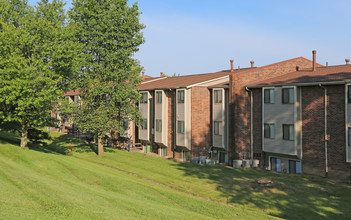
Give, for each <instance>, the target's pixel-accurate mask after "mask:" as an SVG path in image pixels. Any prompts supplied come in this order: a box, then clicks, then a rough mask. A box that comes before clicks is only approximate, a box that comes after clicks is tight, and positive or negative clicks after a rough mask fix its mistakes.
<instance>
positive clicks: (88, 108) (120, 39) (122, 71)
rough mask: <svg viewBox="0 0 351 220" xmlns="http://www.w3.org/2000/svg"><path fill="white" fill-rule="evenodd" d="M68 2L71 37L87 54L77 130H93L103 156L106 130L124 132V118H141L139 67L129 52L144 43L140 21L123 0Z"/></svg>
mask: <svg viewBox="0 0 351 220" xmlns="http://www.w3.org/2000/svg"><path fill="white" fill-rule="evenodd" d="M72 5H73V8H72V10H71V11H70V19H71V22H72V23H74V25H75V28H76V29H75V37H76V38H77V39H78V40H79V42H80V43H82V44H83V45H84V53H85V55H86V57H85V61H84V62H82V66H81V72H80V74H79V75H78V76H77V77H76V86H77V88H79V89H80V91H81V102H82V105H81V108H79V111H78V113H77V117H76V119H75V120H76V122H77V123H78V126H79V128H80V129H81V130H83V131H85V132H94V133H96V134H97V136H98V146H99V147H98V149H99V152H98V154H99V155H103V144H102V138H103V136H104V135H105V134H106V133H107V132H109V131H111V130H114V131H116V132H118V133H122V132H123V121H124V119H125V118H129V119H132V120H134V121H136V122H138V120H139V119H140V114H139V111H138V108H137V106H136V103H137V102H138V101H139V99H140V95H139V93H138V91H137V87H136V86H137V84H139V83H140V80H141V79H140V76H139V73H140V71H141V67H140V66H139V64H138V62H137V60H135V59H134V58H133V55H134V53H135V52H137V51H138V47H139V46H140V45H141V44H142V43H143V42H144V38H143V35H142V32H141V30H142V29H143V28H144V25H143V24H141V23H140V21H139V15H140V12H139V9H138V6H137V4H136V3H135V4H133V5H131V6H129V5H128V1H127V0H73V1H72Z"/></svg>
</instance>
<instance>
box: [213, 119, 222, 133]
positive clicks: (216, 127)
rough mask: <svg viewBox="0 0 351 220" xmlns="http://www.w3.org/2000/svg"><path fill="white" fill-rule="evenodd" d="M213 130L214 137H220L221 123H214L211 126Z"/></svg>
mask: <svg viewBox="0 0 351 220" xmlns="http://www.w3.org/2000/svg"><path fill="white" fill-rule="evenodd" d="M213 130H214V132H213V133H214V135H222V133H223V132H222V122H221V121H215V122H214V124H213Z"/></svg>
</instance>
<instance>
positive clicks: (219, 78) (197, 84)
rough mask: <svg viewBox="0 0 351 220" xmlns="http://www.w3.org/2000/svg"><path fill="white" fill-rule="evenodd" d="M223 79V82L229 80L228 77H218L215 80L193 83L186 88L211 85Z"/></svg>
mask: <svg viewBox="0 0 351 220" xmlns="http://www.w3.org/2000/svg"><path fill="white" fill-rule="evenodd" d="M223 79H224V80H225V79H228V80H229V75H226V76H222V77H218V78H215V79H210V80H206V81H203V82H199V83H195V84H192V85H188V86H187V87H186V88H187V89H189V88H191V87H194V86H201V84H205V83H211V82H215V81H220V80H223ZM223 82H225V81H223ZM216 83H220V82H216ZM206 86H209V85H206Z"/></svg>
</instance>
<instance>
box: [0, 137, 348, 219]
mask: <svg viewBox="0 0 351 220" xmlns="http://www.w3.org/2000/svg"><path fill="white" fill-rule="evenodd" d="M2 136H3V137H4V136H6V137H7V138H8V137H10V138H11V139H12V142H11V143H13V142H14V141H15V140H13V139H15V137H11V135H8V134H5V135H4V133H2ZM14 144H15V143H14ZM14 144H10V143H8V142H7V141H3V140H2V141H0V195H1V196H0V219H30V218H35V219H37V218H41V219H56V218H59V219H60V218H62V219H67V218H70V219H233V218H241V219H266V218H274V217H280V218H288V219H321V218H325V219H347V218H348V217H349V216H350V215H351V209H350V208H349V207H350V206H351V188H350V187H349V186H345V185H341V184H337V183H333V182H331V181H328V180H326V179H322V178H318V177H310V176H304V175H284V174H278V173H271V172H266V171H261V170H239V169H231V168H227V167H223V166H214V167H205V166H201V165H196V164H190V163H177V162H173V161H168V160H165V159H163V158H153V157H148V156H147V155H145V154H138V153H128V152H124V151H115V150H112V149H109V150H108V152H106V154H105V156H104V157H101V158H100V157H97V156H96V154H95V153H94V152H93V151H94V147H92V146H87V145H85V144H84V143H83V142H81V141H80V140H77V139H75V138H72V137H69V136H61V137H57V138H54V139H53V140H52V141H50V142H49V144H48V145H47V146H43V147H39V146H35V145H32V146H31V149H32V150H21V149H19V148H18V147H17V146H16V145H14ZM69 145H75V146H76V147H75V149H74V150H73V152H70V151H69V150H68V149H67V146H69ZM260 179H270V180H272V181H273V182H274V183H273V185H272V186H270V187H262V186H259V185H258V184H257V181H258V180H260Z"/></svg>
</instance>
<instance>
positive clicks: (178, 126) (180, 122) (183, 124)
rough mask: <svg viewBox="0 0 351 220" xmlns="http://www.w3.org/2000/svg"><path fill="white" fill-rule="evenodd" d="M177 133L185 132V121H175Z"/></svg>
mask: <svg viewBox="0 0 351 220" xmlns="http://www.w3.org/2000/svg"><path fill="white" fill-rule="evenodd" d="M181 125H182V126H181ZM177 133H178V134H185V122H184V121H181V120H178V121H177Z"/></svg>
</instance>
